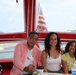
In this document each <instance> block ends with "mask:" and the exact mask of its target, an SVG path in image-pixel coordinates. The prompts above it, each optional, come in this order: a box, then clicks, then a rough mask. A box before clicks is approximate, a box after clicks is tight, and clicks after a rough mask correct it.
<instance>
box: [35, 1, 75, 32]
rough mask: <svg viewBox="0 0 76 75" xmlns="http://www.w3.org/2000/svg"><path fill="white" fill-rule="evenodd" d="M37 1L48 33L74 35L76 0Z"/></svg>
mask: <svg viewBox="0 0 76 75" xmlns="http://www.w3.org/2000/svg"><path fill="white" fill-rule="evenodd" d="M39 1H40V8H41V10H42V12H43V15H44V18H45V22H46V27H47V29H48V31H56V32H65V33H76V0H39ZM39 1H38V0H37V4H38V2H39ZM36 25H37V24H36Z"/></svg>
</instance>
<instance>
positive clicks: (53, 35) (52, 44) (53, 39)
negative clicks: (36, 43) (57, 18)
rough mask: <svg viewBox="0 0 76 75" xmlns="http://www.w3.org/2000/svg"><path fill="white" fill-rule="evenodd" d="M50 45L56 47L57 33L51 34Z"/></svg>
mask: <svg viewBox="0 0 76 75" xmlns="http://www.w3.org/2000/svg"><path fill="white" fill-rule="evenodd" d="M50 45H51V46H52V47H55V46H56V45H57V35H56V34H52V35H51V36H50Z"/></svg>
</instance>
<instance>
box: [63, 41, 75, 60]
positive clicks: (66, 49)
mask: <svg viewBox="0 0 76 75" xmlns="http://www.w3.org/2000/svg"><path fill="white" fill-rule="evenodd" d="M73 42H75V43H76V41H75V40H72V41H69V42H68V43H67V45H66V47H65V52H64V54H65V53H67V52H69V47H70V45H71V44H72V43H73ZM75 49H76V48H75ZM74 56H75V59H76V50H75V53H74Z"/></svg>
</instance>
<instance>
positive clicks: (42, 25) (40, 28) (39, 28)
mask: <svg viewBox="0 0 76 75" xmlns="http://www.w3.org/2000/svg"><path fill="white" fill-rule="evenodd" d="M36 31H37V32H40V31H41V32H47V31H48V30H47V27H46V22H45V19H44V16H43V12H42V9H41V8H40V11H39V16H38V23H37V26H36Z"/></svg>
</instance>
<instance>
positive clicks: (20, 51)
mask: <svg viewBox="0 0 76 75" xmlns="http://www.w3.org/2000/svg"><path fill="white" fill-rule="evenodd" d="M37 40H38V33H36V32H31V33H29V35H28V38H27V42H25V41H24V42H21V43H19V44H17V46H16V48H15V52H14V59H13V64H14V65H13V68H12V70H11V72H10V75H19V74H21V73H23V72H25V73H27V72H28V73H33V72H34V71H36V66H37V65H39V66H41V50H40V49H39V48H38V47H37V46H36V45H35V44H36V43H37Z"/></svg>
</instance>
